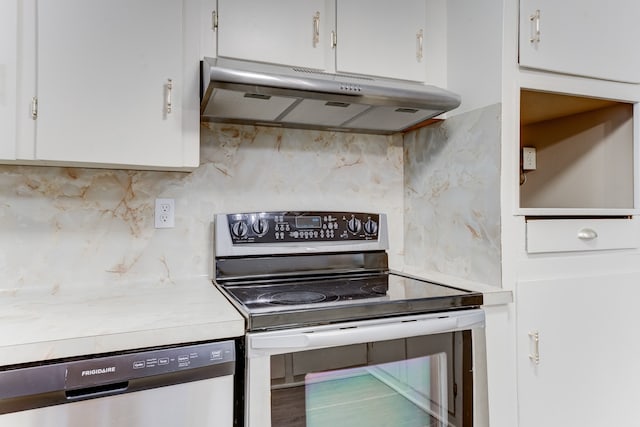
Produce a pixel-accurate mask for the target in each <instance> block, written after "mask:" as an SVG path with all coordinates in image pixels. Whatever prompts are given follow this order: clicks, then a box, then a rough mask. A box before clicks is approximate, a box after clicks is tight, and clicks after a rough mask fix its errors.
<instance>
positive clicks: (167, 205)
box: [155, 199, 176, 228]
mask: <svg viewBox="0 0 640 427" xmlns="http://www.w3.org/2000/svg"><path fill="white" fill-rule="evenodd" d="M175 210H176V205H175V201H174V200H173V199H156V206H155V227H156V228H174V227H175V226H176V220H175Z"/></svg>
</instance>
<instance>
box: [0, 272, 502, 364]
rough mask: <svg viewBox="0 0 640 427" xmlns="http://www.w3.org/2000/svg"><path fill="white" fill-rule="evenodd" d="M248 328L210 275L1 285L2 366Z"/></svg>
mask: <svg viewBox="0 0 640 427" xmlns="http://www.w3.org/2000/svg"><path fill="white" fill-rule="evenodd" d="M402 273H404V274H407V275H411V276H415V277H417V278H421V279H425V280H430V281H434V282H438V283H444V284H447V285H450V286H456V287H459V288H462V289H467V290H472V291H478V292H482V293H483V298H484V305H485V306H488V305H499V304H508V303H511V302H513V295H512V293H511V291H508V290H504V289H502V288H500V287H496V286H490V285H486V284H480V283H474V282H470V281H466V280H464V279H460V278H455V277H450V276H444V275H441V274H438V273H433V272H424V271H417V270H416V271H412V270H408V269H405V270H404V271H402ZM242 335H244V319H243V317H242V315H240V314H239V313H238V312H237V311H236V310H235V308H233V306H232V305H231V304H230V303H229V302H228V301H227V299H226V298H225V297H224V296H223V295H222V294H221V293H220V292H219V291H218V289H217V288H216V287H214V286H213V285H212V284H211V281H210V279H209V278H207V277H198V278H192V279H185V280H179V281H173V282H172V283H170V284H166V283H165V284H161V285H153V284H148V283H143V284H127V285H126V286H124V285H114V286H101V287H95V286H87V287H84V288H64V289H59V290H57V291H55V292H50V291H49V292H47V291H45V290H44V289H38V288H33V289H19V290H5V291H0V366H4V365H11V364H16V363H26V362H35V361H43V360H51V359H57V358H62V357H73V356H82V355H88V354H99V353H108V352H113V351H121V350H131V349H138V348H145V347H153V346H164V345H173V344H181V343H189V342H196V341H207V340H220V339H225V338H235V337H240V336H242Z"/></svg>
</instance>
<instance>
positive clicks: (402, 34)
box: [336, 0, 429, 82]
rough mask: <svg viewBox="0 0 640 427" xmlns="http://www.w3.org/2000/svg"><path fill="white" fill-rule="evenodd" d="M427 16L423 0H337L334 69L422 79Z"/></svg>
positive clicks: (406, 78)
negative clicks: (395, 0)
mask: <svg viewBox="0 0 640 427" xmlns="http://www.w3.org/2000/svg"><path fill="white" fill-rule="evenodd" d="M426 17H427V12H426V2H425V1H424V0H403V1H402V6H401V7H400V6H399V5H398V3H396V2H392V1H388V0H338V1H337V18H336V19H337V22H336V27H337V34H338V37H337V48H336V69H337V71H339V72H348V73H356V74H365V75H374V76H383V77H391V78H398V79H404V80H415V81H421V82H423V81H425V80H426V63H427V61H426V58H425V57H424V52H425V44H426V43H428V42H429V40H428V37H427V33H426V31H427V28H426V26H425V23H426Z"/></svg>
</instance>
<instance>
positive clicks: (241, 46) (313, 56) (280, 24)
mask: <svg viewBox="0 0 640 427" xmlns="http://www.w3.org/2000/svg"><path fill="white" fill-rule="evenodd" d="M332 3H333V2H331V1H329V0H305V1H300V0H279V1H275V2H266V1H263V0H218V56H222V57H228V58H237V59H248V60H253V61H260V62H269V63H276V64H284V65H292V66H300V67H307V68H313V69H317V70H329V69H330V68H331V67H332V66H333V60H332V59H331V56H332V50H331V47H330V37H331V30H332V28H333V23H334V13H335V11H334V8H333V5H332Z"/></svg>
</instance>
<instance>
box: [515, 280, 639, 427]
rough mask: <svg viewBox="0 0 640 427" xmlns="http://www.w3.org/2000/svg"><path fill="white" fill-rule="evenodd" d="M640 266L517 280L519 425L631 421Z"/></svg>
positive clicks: (584, 426)
mask: <svg viewBox="0 0 640 427" xmlns="http://www.w3.org/2000/svg"><path fill="white" fill-rule="evenodd" d="M639 284H640V273H626V274H611V275H606V276H589V277H571V278H559V279H549V280H540V281H526V282H525V281H523V282H519V283H518V285H517V290H516V303H517V332H518V337H517V355H518V363H517V367H518V401H519V427H534V426H535V427H539V426H581V427H601V426H631V425H636V423H637V411H636V406H637V403H638V383H640V364H638V361H637V359H638V354H640V340H638V339H637V338H636V335H637V329H638V325H640V310H638V309H637V301H638V297H640V287H639Z"/></svg>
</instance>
